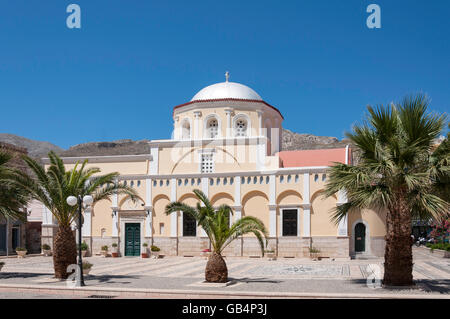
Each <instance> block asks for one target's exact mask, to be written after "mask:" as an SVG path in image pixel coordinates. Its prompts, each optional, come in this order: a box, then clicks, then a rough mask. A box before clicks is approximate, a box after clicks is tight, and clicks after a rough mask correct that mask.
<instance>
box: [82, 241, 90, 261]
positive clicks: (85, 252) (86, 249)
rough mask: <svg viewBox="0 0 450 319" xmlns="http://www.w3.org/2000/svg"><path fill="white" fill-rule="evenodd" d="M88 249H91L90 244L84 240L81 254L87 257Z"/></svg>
mask: <svg viewBox="0 0 450 319" xmlns="http://www.w3.org/2000/svg"><path fill="white" fill-rule="evenodd" d="M88 250H89V246H88V244H86V242H85V241H83V242H82V243H81V256H83V257H86V254H87V252H88Z"/></svg>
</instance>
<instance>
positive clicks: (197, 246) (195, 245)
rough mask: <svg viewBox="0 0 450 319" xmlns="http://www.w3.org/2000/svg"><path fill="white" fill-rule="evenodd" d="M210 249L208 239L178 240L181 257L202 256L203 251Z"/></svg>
mask: <svg viewBox="0 0 450 319" xmlns="http://www.w3.org/2000/svg"><path fill="white" fill-rule="evenodd" d="M204 249H209V239H208V237H180V238H178V255H179V256H200V255H201V252H202V250H204Z"/></svg>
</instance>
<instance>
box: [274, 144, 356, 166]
mask: <svg viewBox="0 0 450 319" xmlns="http://www.w3.org/2000/svg"><path fill="white" fill-rule="evenodd" d="M345 154H346V148H332V149H319V150H299V151H281V152H279V153H277V155H278V157H279V158H280V167H308V166H332V165H333V162H339V163H343V164H345V163H346V159H345ZM347 156H348V160H347V163H351V149H350V148H349V151H348V154H347Z"/></svg>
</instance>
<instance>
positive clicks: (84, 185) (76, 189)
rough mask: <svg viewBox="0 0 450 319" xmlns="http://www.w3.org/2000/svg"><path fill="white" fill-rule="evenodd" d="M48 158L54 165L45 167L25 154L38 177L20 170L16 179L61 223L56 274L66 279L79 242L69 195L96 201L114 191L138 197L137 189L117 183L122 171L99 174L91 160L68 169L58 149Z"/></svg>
mask: <svg viewBox="0 0 450 319" xmlns="http://www.w3.org/2000/svg"><path fill="white" fill-rule="evenodd" d="M48 157H49V159H50V166H49V167H48V169H47V170H45V169H44V168H43V167H42V166H41V165H40V164H39V163H38V162H37V161H35V160H34V159H32V158H30V157H28V156H23V159H24V161H25V162H26V164H27V165H28V166H29V167H30V169H31V171H32V172H33V174H34V176H35V177H34V178H33V177H30V176H29V175H27V174H25V173H20V172H17V173H16V176H15V179H14V180H15V183H16V184H17V185H18V186H20V187H22V188H23V189H25V190H26V191H28V192H29V193H30V195H31V197H32V198H34V199H37V200H38V201H40V202H41V203H43V204H44V205H45V206H46V207H47V209H48V210H49V211H50V212H51V213H52V214H53V216H54V218H55V220H56V222H57V224H58V230H57V233H56V236H55V238H54V248H53V251H54V254H53V266H54V268H55V277H56V278H60V279H66V278H67V276H68V273H67V267H68V266H69V265H71V264H76V243H75V237H74V235H73V232H72V229H71V225H72V224H73V223H74V222H75V221H76V217H77V207H76V206H69V205H68V204H67V202H66V200H67V197H68V196H71V195H73V196H76V197H78V196H81V197H83V196H85V195H88V194H89V195H92V197H93V198H94V203H95V202H97V201H100V200H102V199H106V198H109V197H110V196H111V195H113V194H125V195H128V196H130V197H131V198H132V199H133V200H135V198H136V192H135V190H133V189H132V188H130V187H127V186H125V185H123V184H120V183H116V179H117V177H118V175H119V174H118V173H109V174H105V175H96V174H98V173H100V169H99V168H86V165H87V160H85V161H84V162H83V163H82V164H81V166H80V167H79V168H78V166H79V163H77V164H76V165H75V166H74V168H73V169H71V170H68V171H66V169H65V167H64V163H63V161H62V160H61V158H59V157H58V156H57V155H56V154H55V153H54V152H50V153H49V154H48Z"/></svg>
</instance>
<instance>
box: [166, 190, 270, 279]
mask: <svg viewBox="0 0 450 319" xmlns="http://www.w3.org/2000/svg"><path fill="white" fill-rule="evenodd" d="M193 192H194V194H195V195H196V196H197V198H198V200H199V202H198V203H197V207H191V206H188V205H186V204H183V203H180V202H172V203H170V204H168V205H167V206H166V214H167V215H170V214H172V213H176V212H179V211H181V212H183V213H184V214H187V215H189V216H191V217H193V218H194V219H195V220H196V221H197V223H198V225H199V226H201V227H202V228H203V230H204V231H205V233H206V235H207V236H208V238H209V240H210V242H211V246H212V248H213V251H212V254H211V256H210V257H209V259H208V262H207V264H206V269H205V279H206V281H207V282H227V280H228V269H227V264H226V263H225V261H224V260H223V257H222V255H221V254H222V251H223V250H224V249H225V248H226V247H227V246H228V245H229V244H230V243H231V242H232V241H233V240H235V239H236V238H238V237H240V236H242V235H244V234H249V233H253V234H254V235H255V236H256V238H257V239H258V242H259V244H260V246H261V251H262V254H263V255H264V247H265V245H267V230H266V228H265V227H264V224H263V222H262V221H261V220H259V219H258V218H256V217H252V216H245V217H242V218H241V219H239V220H238V221H236V222H234V223H233V224H232V225H231V226H230V222H229V220H230V215H231V214H233V210H232V209H231V207H230V206H228V205H221V206H220V207H219V208H218V209H217V210H215V209H214V208H213V207H212V205H211V202H210V201H209V199H208V197H207V196H206V195H205V194H204V193H203V192H201V191H200V190H197V189H196V190H194V191H193ZM200 203H202V204H203V205H201V204H200ZM263 237H264V239H265V242H264V240H263Z"/></svg>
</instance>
